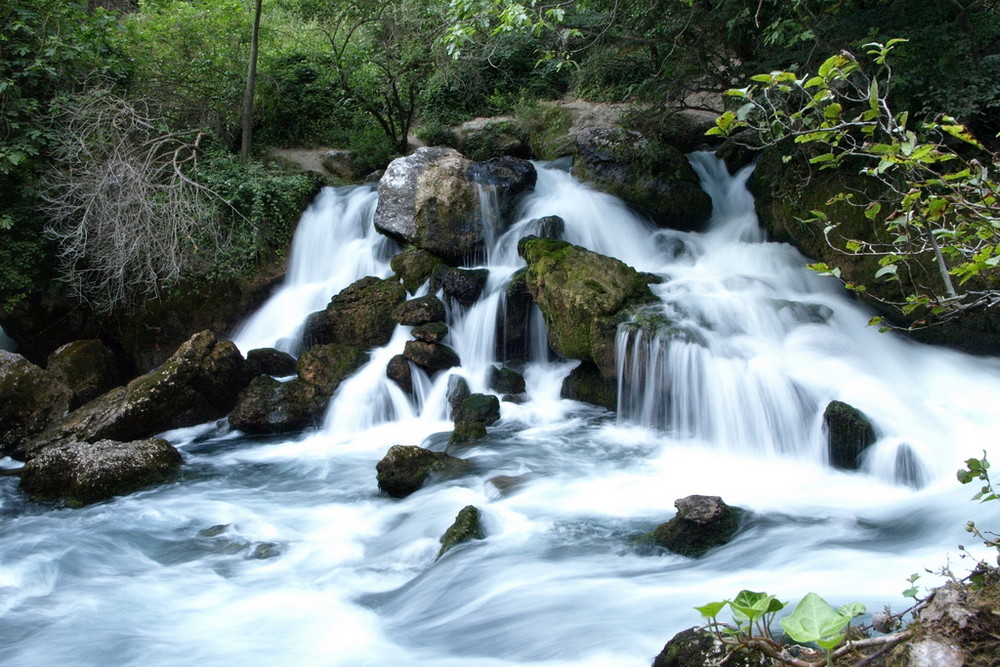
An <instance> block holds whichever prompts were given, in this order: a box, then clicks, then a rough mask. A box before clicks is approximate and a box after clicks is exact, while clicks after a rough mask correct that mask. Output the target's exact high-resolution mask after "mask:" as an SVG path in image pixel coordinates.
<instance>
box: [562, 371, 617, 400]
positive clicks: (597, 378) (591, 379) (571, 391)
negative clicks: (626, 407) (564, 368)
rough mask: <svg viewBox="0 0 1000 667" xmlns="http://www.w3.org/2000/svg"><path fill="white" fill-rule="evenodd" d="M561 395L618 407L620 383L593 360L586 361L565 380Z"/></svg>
mask: <svg viewBox="0 0 1000 667" xmlns="http://www.w3.org/2000/svg"><path fill="white" fill-rule="evenodd" d="M560 395H561V396H562V397H563V398H568V399H571V400H574V401H582V402H584V403H590V404H591V405H599V406H601V407H602V408H607V409H608V410H611V411H612V412H614V411H615V410H617V409H618V383H617V382H616V381H615V380H609V379H608V378H606V377H604V375H602V374H601V371H600V369H599V368H597V366H595V365H594V364H593V363H592V362H588V361H584V362H582V363H581V364H580V365H579V366H577V367H576V368H574V369H573V370H572V371H570V374H569V375H567V376H566V379H565V380H563V384H562V390H561V393H560Z"/></svg>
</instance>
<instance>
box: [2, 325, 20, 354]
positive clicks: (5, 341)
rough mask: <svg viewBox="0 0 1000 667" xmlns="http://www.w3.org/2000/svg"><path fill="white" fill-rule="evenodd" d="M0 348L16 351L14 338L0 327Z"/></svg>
mask: <svg viewBox="0 0 1000 667" xmlns="http://www.w3.org/2000/svg"><path fill="white" fill-rule="evenodd" d="M0 350H7V351H8V352H17V343H16V342H14V339H13V338H11V337H10V336H8V335H7V332H6V331H4V330H3V329H2V328H0Z"/></svg>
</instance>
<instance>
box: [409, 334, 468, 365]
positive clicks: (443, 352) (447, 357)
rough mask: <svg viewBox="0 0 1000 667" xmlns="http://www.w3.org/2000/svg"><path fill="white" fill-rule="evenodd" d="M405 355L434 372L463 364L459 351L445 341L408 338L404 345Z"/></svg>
mask: <svg viewBox="0 0 1000 667" xmlns="http://www.w3.org/2000/svg"><path fill="white" fill-rule="evenodd" d="M403 356H404V357H406V358H407V359H409V360H410V361H412V362H413V363H415V364H416V365H418V366H423V367H424V368H426V369H428V370H429V371H432V372H433V371H441V370H447V369H449V368H454V367H455V366H461V365H462V362H461V360H460V359H459V358H458V353H456V352H455V350H453V349H451V348H450V347H448V346H447V345H444V344H443V343H427V342H425V341H422V340H408V341H406V344H405V345H403Z"/></svg>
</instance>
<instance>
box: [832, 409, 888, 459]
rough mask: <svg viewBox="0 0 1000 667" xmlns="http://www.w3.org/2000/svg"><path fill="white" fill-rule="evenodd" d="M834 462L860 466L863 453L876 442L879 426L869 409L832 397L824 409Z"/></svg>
mask: <svg viewBox="0 0 1000 667" xmlns="http://www.w3.org/2000/svg"><path fill="white" fill-rule="evenodd" d="M823 425H824V426H825V427H826V442H827V451H828V452H829V455H830V465H832V466H833V467H834V468H840V469H842V470H857V469H858V468H859V467H860V465H861V453H862V452H863V451H865V449H867V448H868V447H870V446H871V445H872V444H874V443H875V438H876V435H875V427H874V426H872V423H871V420H869V419H868V417H867V415H865V413H863V412H861V410H858V409H857V408H856V407H854V406H853V405H848V404H847V403H844V402H842V401H830V404H829V405H827V406H826V410H824V411H823Z"/></svg>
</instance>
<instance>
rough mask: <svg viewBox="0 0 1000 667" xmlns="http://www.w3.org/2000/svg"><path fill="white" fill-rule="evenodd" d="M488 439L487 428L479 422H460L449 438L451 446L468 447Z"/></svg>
mask: <svg viewBox="0 0 1000 667" xmlns="http://www.w3.org/2000/svg"><path fill="white" fill-rule="evenodd" d="M485 437H486V426H485V425H483V424H481V423H479V422H458V423H457V424H455V428H454V429H453V430H452V432H451V435H450V436H448V444H449V445H467V444H469V443H472V442H476V441H478V440H482V439H483V438H485Z"/></svg>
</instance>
